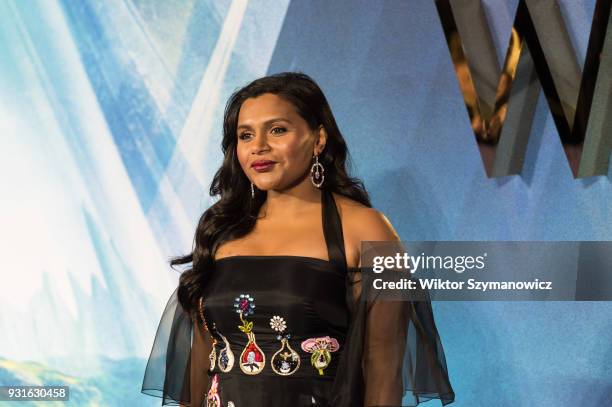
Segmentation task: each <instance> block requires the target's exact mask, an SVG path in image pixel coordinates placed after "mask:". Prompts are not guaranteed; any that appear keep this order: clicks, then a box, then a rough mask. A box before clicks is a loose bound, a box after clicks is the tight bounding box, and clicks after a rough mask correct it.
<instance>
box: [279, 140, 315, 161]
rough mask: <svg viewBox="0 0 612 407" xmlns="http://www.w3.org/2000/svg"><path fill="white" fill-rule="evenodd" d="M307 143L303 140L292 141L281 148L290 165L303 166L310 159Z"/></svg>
mask: <svg viewBox="0 0 612 407" xmlns="http://www.w3.org/2000/svg"><path fill="white" fill-rule="evenodd" d="M306 144H307V143H306V142H305V141H304V140H303V139H302V140H300V139H297V138H296V139H294V140H290V141H288V142H286V143H283V145H282V146H279V150H281V151H282V154H283V156H284V157H285V160H286V162H287V164H288V165H290V166H292V167H293V166H301V165H302V164H303V163H304V161H305V160H306V158H307V157H308V151H307V150H308V149H307V145H306Z"/></svg>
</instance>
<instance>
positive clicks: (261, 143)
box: [251, 133, 269, 154]
mask: <svg viewBox="0 0 612 407" xmlns="http://www.w3.org/2000/svg"><path fill="white" fill-rule="evenodd" d="M251 146H252V150H251V153H252V154H258V153H259V152H261V151H262V150H265V151H267V150H268V149H269V146H268V139H267V137H266V135H265V133H259V134H256V135H255V137H254V139H253V142H252V143H251Z"/></svg>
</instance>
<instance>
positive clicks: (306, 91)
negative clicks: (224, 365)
mask: <svg viewBox="0 0 612 407" xmlns="http://www.w3.org/2000/svg"><path fill="white" fill-rule="evenodd" d="M264 93H272V94H275V95H277V96H279V97H281V98H283V99H284V100H286V101H288V102H290V103H291V104H292V105H293V106H294V108H295V109H296V112H297V113H298V114H299V115H300V116H301V117H302V118H303V119H304V120H305V121H306V122H307V123H308V126H309V128H310V129H311V130H313V131H314V130H316V129H317V128H318V127H319V126H320V125H323V127H324V128H325V130H326V131H327V141H326V144H325V148H324V149H323V151H322V152H321V154H319V162H320V163H321V164H323V167H324V168H325V182H324V184H323V186H322V187H321V188H324V189H328V190H331V191H332V192H335V193H337V194H340V195H344V196H346V197H348V198H351V199H353V200H355V201H357V202H360V203H362V204H363V205H366V206H368V207H371V206H372V205H371V203H370V198H369V196H368V193H367V191H366V189H365V187H364V185H363V182H362V181H361V180H360V179H358V178H353V177H350V176H349V175H348V174H347V171H346V164H347V160H348V163H349V166H350V156H349V153H348V150H347V147H346V142H345V141H344V137H343V136H342V134H341V133H340V130H339V129H338V125H337V124H336V120H335V119H334V116H333V114H332V111H331V109H330V107H329V104H328V103H327V99H326V98H325V95H324V94H323V92H322V91H321V88H319V86H318V85H317V84H316V82H315V81H314V80H313V79H312V78H310V77H309V76H308V75H306V74H304V73H301V72H282V73H278V74H274V75H270V76H265V77H263V78H259V79H256V80H254V81H253V82H251V83H249V84H248V85H246V86H245V87H243V88H241V89H238V90H237V91H235V92H234V93H233V94H232V95H231V96H230V98H229V100H228V102H227V104H226V106H225V112H224V116H223V141H222V145H221V149H222V151H223V157H224V158H223V164H221V168H219V169H218V170H217V172H216V173H215V176H214V178H213V181H212V184H211V186H210V195H211V196H217V195H220V199H219V200H218V201H217V202H215V203H214V204H213V205H212V206H211V207H210V208H208V209H207V210H206V211H205V212H204V213H203V214H202V216H201V217H200V220H199V221H198V227H197V229H196V231H195V237H194V248H193V251H192V252H191V253H190V254H188V255H186V256H180V257H175V258H172V259H171V260H170V266H171V267H173V266H176V265H181V264H188V265H189V264H190V265H191V266H190V267H188V268H187V269H185V271H183V272H182V273H181V276H180V279H179V287H178V293H177V294H178V299H179V302H180V304H181V306H182V307H183V308H184V309H185V310H186V311H187V312H189V313H191V314H192V316H197V313H196V311H197V306H198V302H199V298H200V296H201V295H202V290H203V288H204V286H205V285H206V282H207V281H208V279H209V278H210V275H211V273H212V271H213V270H214V262H213V255H214V253H215V251H216V249H217V247H218V246H219V245H220V244H222V243H223V242H226V241H230V240H233V239H237V238H239V237H242V236H244V235H246V234H248V233H249V232H250V231H251V230H252V229H253V227H254V226H255V222H256V219H257V215H258V214H259V209H260V208H261V206H262V204H263V203H264V202H265V201H266V197H267V192H266V191H261V190H256V191H257V192H256V194H255V198H254V199H245V197H250V196H251V181H250V180H249V179H248V178H247V176H246V175H245V173H244V172H243V170H242V168H241V166H240V163H239V162H238V157H237V155H236V143H237V134H236V130H237V129H236V128H237V126H238V113H239V112H240V107H241V106H242V103H243V102H244V101H245V100H247V99H249V98H253V97H257V96H260V95H262V94H264Z"/></svg>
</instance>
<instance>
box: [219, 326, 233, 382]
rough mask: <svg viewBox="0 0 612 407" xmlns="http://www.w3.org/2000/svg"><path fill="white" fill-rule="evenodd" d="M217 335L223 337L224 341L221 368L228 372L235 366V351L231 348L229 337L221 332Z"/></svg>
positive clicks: (220, 353)
mask: <svg viewBox="0 0 612 407" xmlns="http://www.w3.org/2000/svg"><path fill="white" fill-rule="evenodd" d="M217 335H219V336H220V337H221V339H222V340H223V343H224V346H223V349H221V351H219V369H220V370H221V371H222V372H223V373H227V372H229V371H230V370H232V367H234V353H233V352H232V349H231V348H230V344H229V342H228V340H227V338H226V337H225V336H223V335H221V333H219V332H217Z"/></svg>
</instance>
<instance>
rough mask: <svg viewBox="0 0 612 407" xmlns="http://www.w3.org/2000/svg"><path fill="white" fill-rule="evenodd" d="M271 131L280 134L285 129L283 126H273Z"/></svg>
mask: <svg viewBox="0 0 612 407" xmlns="http://www.w3.org/2000/svg"><path fill="white" fill-rule="evenodd" d="M271 131H272V133H274V134H282V133H284V132H286V131H287V129H285V128H284V127H274V128H273V129H272V130H271Z"/></svg>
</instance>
